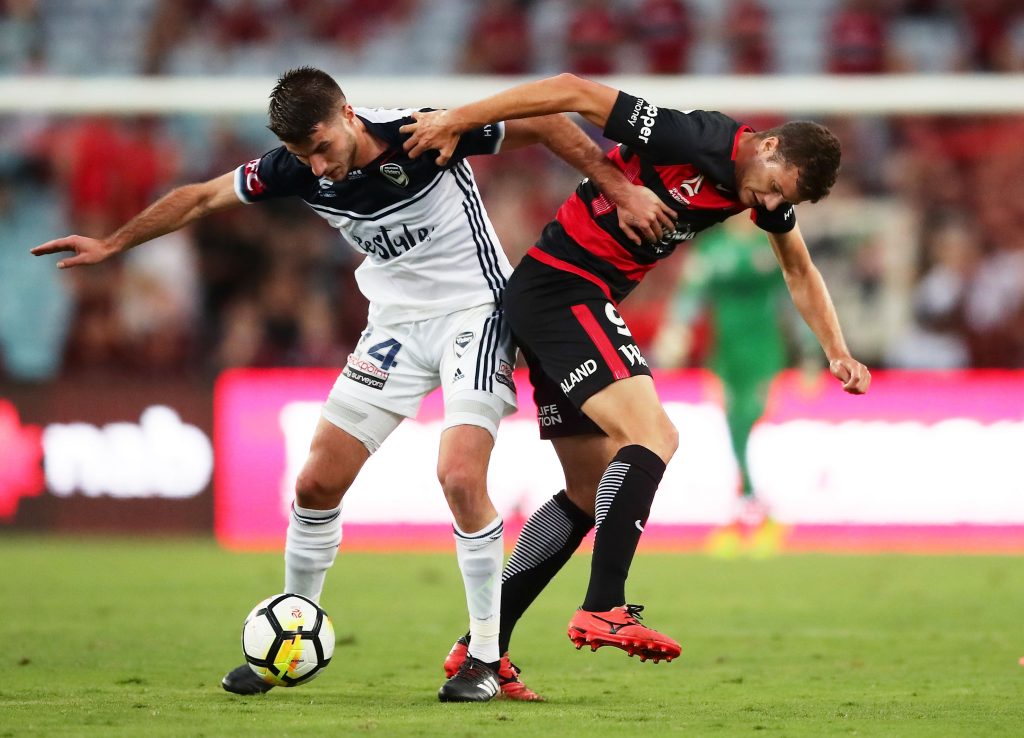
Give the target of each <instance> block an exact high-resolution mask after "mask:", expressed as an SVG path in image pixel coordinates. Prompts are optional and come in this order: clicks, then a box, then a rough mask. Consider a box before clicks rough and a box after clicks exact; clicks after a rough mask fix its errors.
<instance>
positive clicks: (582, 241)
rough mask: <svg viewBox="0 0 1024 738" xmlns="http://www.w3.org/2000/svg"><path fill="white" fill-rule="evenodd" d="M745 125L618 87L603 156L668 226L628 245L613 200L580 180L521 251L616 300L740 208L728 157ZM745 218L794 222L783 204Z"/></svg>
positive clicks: (766, 225)
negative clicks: (642, 191)
mask: <svg viewBox="0 0 1024 738" xmlns="http://www.w3.org/2000/svg"><path fill="white" fill-rule="evenodd" d="M750 130H751V128H750V127H749V126H745V125H742V124H740V123H738V122H736V121H735V120H733V119H732V118H730V117H729V116H727V115H724V114H722V113H717V112H708V111H703V110H693V111H690V112H685V113H684V112H681V111H679V110H672V109H671V108H658V107H656V106H654V105H653V104H651V103H649V102H647V101H646V100H643V99H642V98H639V97H634V96H633V95H629V94H627V93H625V92H620V93H619V96H618V98H617V99H616V101H615V106H614V107H613V108H612V112H611V115H609V117H608V123H607V125H606V126H605V130H604V133H605V136H607V137H608V138H610V139H611V140H613V141H617V142H619V145H618V146H616V147H615V148H614V149H612V150H611V151H610V152H609V153H608V158H609V159H611V161H612V162H614V163H615V164H616V165H617V166H618V167H619V168H620V169H621V170H622V171H623V173H624V174H625V175H626V177H627V178H628V179H629V180H630V181H631V182H634V183H636V184H642V185H644V186H645V187H647V188H649V189H650V190H652V191H653V192H655V193H656V194H657V195H658V196H659V197H660V198H661V199H662V201H663V202H665V203H666V204H667V205H668V206H669V207H671V208H672V209H673V210H675V211H676V212H677V213H678V219H677V223H676V229H675V230H674V231H672V232H671V233H667V234H665V235H664V236H663V237H662V239H661V240H660V241H659V242H657V243H644V244H642V245H640V246H638V245H636V244H634V243H633V242H632V241H630V240H629V238H627V237H626V235H625V233H623V232H622V229H621V228H619V223H618V216H617V215H616V213H615V205H614V204H613V203H612V202H611V201H609V200H608V199H607V198H606V197H605V196H604V195H602V194H601V192H600V191H599V190H598V189H597V188H596V187H595V186H594V184H593V183H592V182H590V181H589V180H586V179H585V180H583V182H581V183H580V185H579V187H577V188H576V192H575V193H574V194H573V195H572V196H571V197H570V198H569V199H568V200H566V201H565V203H564V204H563V205H562V207H561V208H560V209H559V211H558V215H557V216H556V219H555V220H554V221H552V222H551V223H549V224H548V225H547V227H546V228H545V229H544V232H543V234H542V235H541V238H540V240H539V241H538V242H537V245H536V246H534V247H533V248H532V249H530V251H529V255H530V256H532V257H534V258H536V259H538V260H539V261H542V262H544V263H546V264H549V265H550V266H553V267H556V268H559V269H564V270H566V271H571V272H574V273H577V274H579V275H580V276H583V277H584V278H586V279H589V280H590V281H592V282H595V284H598V285H599V286H601V287H602V289H603V290H604V291H605V293H606V294H608V297H609V299H611V300H612V301H614V302H619V301H621V300H622V299H623V298H624V297H625V296H626V295H628V294H629V293H630V292H631V291H632V290H633V288H634V287H636V286H637V284H639V283H640V280H641V279H643V277H644V275H645V274H646V273H647V272H649V271H650V270H651V269H652V268H653V267H654V265H655V264H656V263H657V262H658V260H660V259H664V258H665V257H667V256H669V255H670V254H671V253H672V252H673V251H674V250H675V248H676V246H678V245H679V243H680V242H682V241H688V240H690V239H692V238H693V237H694V236H695V235H696V234H697V233H699V232H700V231H703V230H704V229H706V228H709V227H711V226H713V225H715V224H716V223H721V222H722V221H723V220H725V219H726V218H728V217H729V216H731V215H736V214H737V213H740V212H742V211H743V210H746V209H747V206H746V205H744V204H743V203H741V202H740V200H739V195H738V193H737V191H736V169H735V159H736V148H737V145H738V141H739V136H740V134H741V133H743V132H745V131H750ZM751 219H752V220H753V221H754V222H755V223H756V224H757V225H758V226H759V227H760V228H762V229H763V230H765V231H771V232H773V233H785V232H786V231H790V230H792V229H793V227H794V226H795V225H796V213H795V211H794V209H793V206H792V205H790V204H788V203H787V204H784V205H782V206H780V207H778V208H776V209H775V210H774V211H771V210H768V209H766V208H764V207H760V206H759V207H756V208H753V209H752V210H751Z"/></svg>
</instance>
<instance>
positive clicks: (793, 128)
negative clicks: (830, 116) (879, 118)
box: [757, 120, 842, 202]
mask: <svg viewBox="0 0 1024 738" xmlns="http://www.w3.org/2000/svg"><path fill="white" fill-rule="evenodd" d="M757 135H758V136H759V137H760V138H762V139H765V138H768V137H769V136H775V137H777V138H778V139H779V147H778V149H777V150H776V152H775V157H776V158H778V159H782V160H783V161H785V162H786V163H788V164H792V165H793V166H795V167H796V168H797V170H798V171H799V172H800V176H799V178H798V179H797V182H796V188H797V194H798V195H799V196H800V199H801V200H809V201H810V202H818V200H820V199H821V198H823V197H825V196H827V195H828V193H829V191H830V190H831V189H832V185H834V184H835V183H836V176H837V175H838V174H839V160H840V158H841V157H842V149H841V147H840V146H839V139H837V138H836V137H835V135H834V134H833V133H832V131H830V130H829V129H827V128H826V127H825V126H823V125H821V124H820V123H814V122H812V121H809V120H796V121H790V122H789V123H784V124H783V125H781V126H777V127H775V128H771V129H769V130H767V131H761V132H760V133H758V134H757Z"/></svg>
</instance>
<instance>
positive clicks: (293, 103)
mask: <svg viewBox="0 0 1024 738" xmlns="http://www.w3.org/2000/svg"><path fill="white" fill-rule="evenodd" d="M345 103H346V100H345V93H344V92H342V91H341V87H339V86H338V83H337V82H335V81H334V78H333V77H331V75H329V74H327V73H326V72H322V71H320V70H319V69H314V68H313V67H298V68H297V69H289V70H288V71H287V72H285V73H284V74H282V75H281V77H280V79H278V80H277V84H276V85H274V90H273V92H271V93H270V106H269V108H268V111H267V112H268V115H269V117H270V123H269V124H267V128H269V129H270V130H271V131H273V132H274V135H275V136H277V137H278V138H279V139H281V140H282V141H284V142H285V143H291V144H300V143H303V142H304V141H305V140H306V139H308V138H309V136H310V134H311V133H312V132H313V129H314V128H315V127H316V126H317V124H319V123H323V122H325V121H328V120H331V119H332V118H333V117H334V115H335V114H336V113H337V112H338V111H339V110H340V109H341V108H342V107H343V106H344V105H345Z"/></svg>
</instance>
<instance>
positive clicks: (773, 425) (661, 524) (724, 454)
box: [214, 369, 1024, 551]
mask: <svg viewBox="0 0 1024 738" xmlns="http://www.w3.org/2000/svg"><path fill="white" fill-rule="evenodd" d="M335 378H336V372H335V371H334V370H284V369H281V370H236V371H230V372H226V373H225V374H223V375H222V376H221V377H220V379H219V381H218V383H217V388H216V394H215V402H214V405H215V407H214V444H215V453H216V459H217V466H216V473H215V503H214V508H215V509H214V518H215V529H216V534H217V537H218V539H219V540H220V541H221V542H222V543H223V544H224V545H226V546H229V547H232V548H267V547H272V548H280V547H281V545H282V541H283V539H284V531H285V528H286V525H287V511H288V505H289V504H290V500H291V495H292V493H293V488H294V480H295V477H296V475H297V474H298V471H299V469H300V468H301V464H302V462H303V460H304V458H305V455H306V452H307V450H308V447H309V441H310V439H311V436H312V431H313V428H314V427H315V425H316V423H317V420H318V418H319V408H320V404H321V403H322V402H323V399H324V398H325V397H326V396H327V393H328V392H329V391H330V388H331V386H332V384H333V382H334V380H335ZM656 379H657V383H658V389H659V394H660V395H661V397H662V400H663V402H664V404H665V407H666V410H667V412H668V414H669V416H670V417H671V418H672V419H673V422H674V423H675V424H676V427H677V428H678V429H679V432H680V448H679V452H678V453H677V455H676V457H675V458H674V459H673V460H672V463H671V464H670V465H669V468H668V470H667V472H666V475H665V479H664V481H663V483H662V485H661V488H660V489H659V493H658V498H657V499H656V501H655V505H654V509H653V511H652V517H651V524H650V525H649V526H648V529H647V533H645V536H644V541H643V543H642V546H644V547H646V548H648V549H656V548H661V549H685V548H694V547H697V546H700V545H702V544H703V542H704V541H705V539H706V536H707V534H708V532H709V531H711V530H713V529H714V528H715V527H717V526H721V525H723V524H725V523H727V522H729V521H730V520H731V519H732V516H733V514H734V512H735V509H736V487H737V480H738V476H737V475H738V472H737V467H736V463H735V459H734V458H733V455H732V451H731V446H730V442H729V436H728V428H727V425H726V422H725V417H724V414H723V411H722V405H721V395H722V392H721V387H720V385H719V383H718V381H717V379H715V378H714V376H713V375H711V374H709V373H706V372H701V371H688V372H682V373H672V374H665V373H663V374H660V375H657V378H656ZM516 381H517V386H518V388H519V400H520V409H519V411H518V412H517V413H516V414H515V415H513V416H511V417H509V418H507V419H506V420H505V421H504V422H503V424H502V428H501V431H500V432H499V437H498V442H497V444H496V446H495V450H494V455H493V458H492V462H491V470H490V477H489V487H490V491H491V496H492V498H493V499H494V501H495V504H496V505H497V506H498V508H499V510H500V511H501V512H502V514H503V515H504V517H505V519H506V527H507V528H508V529H509V532H510V535H509V537H508V540H509V541H513V540H514V535H515V529H516V527H517V525H520V524H521V523H522V522H523V521H524V520H525V518H526V517H527V516H528V515H529V514H530V513H531V512H532V511H533V510H534V509H536V508H537V507H538V506H539V505H541V504H543V502H544V501H545V500H546V499H548V498H549V497H550V496H551V495H552V494H554V493H555V492H557V491H558V490H559V489H560V488H561V486H562V484H563V481H562V477H561V474H560V469H559V467H558V463H557V459H555V457H554V454H553V453H552V451H551V450H550V448H549V444H546V443H543V442H541V441H539V440H538V438H537V426H536V420H535V410H534V406H533V403H532V397H531V394H530V391H529V390H530V388H529V383H528V381H527V379H526V377H525V375H522V374H518V373H517V375H516ZM442 418H443V404H442V398H441V396H440V394H439V393H434V394H432V395H430V396H429V397H428V398H427V399H426V400H425V401H424V403H423V406H422V408H421V411H420V413H419V415H418V417H417V418H416V419H415V420H409V421H406V422H405V423H403V424H402V425H401V426H400V427H399V429H398V430H397V431H395V433H394V435H393V436H392V437H391V438H389V439H388V441H387V443H386V444H385V445H384V447H383V448H382V449H381V450H380V451H379V452H378V453H376V454H374V456H373V457H371V459H370V461H369V462H367V464H366V466H365V467H364V469H363V471H362V473H361V474H360V476H359V478H358V479H357V481H356V483H355V484H354V485H353V487H352V489H351V490H350V491H349V492H348V494H347V495H346V498H345V504H344V512H343V519H344V520H345V528H344V543H343V545H344V546H346V547H349V548H384V549H392V548H409V547H423V546H428V547H448V546H449V545H450V522H449V521H450V516H449V513H448V510H447V508H446V506H445V504H444V500H443V495H442V494H441V490H440V486H439V484H438V483H437V480H436V476H435V465H436V454H437V444H438V440H439V438H440V426H441V420H442ZM1022 448H1024V375H1021V374H1019V373H1013V372H974V373H958V374H940V373H896V372H879V373H876V375H875V377H874V383H873V385H872V390H871V392H870V393H869V394H868V395H866V396H864V397H853V396H850V395H846V394H845V393H843V392H842V391H841V389H840V387H839V385H838V383H837V382H835V381H834V380H832V379H831V378H830V377H828V376H825V375H822V376H821V377H815V378H810V379H809V378H807V377H806V376H804V375H800V374H798V373H795V372H794V373H785V374H783V375H780V377H779V378H778V379H777V381H776V382H775V383H774V384H773V387H772V391H771V393H770V399H769V405H768V410H767V411H766V414H765V417H764V418H763V420H762V422H761V423H759V424H758V426H757V427H756V428H755V431H754V434H753V436H752V438H751V443H750V451H749V458H750V463H751V469H752V474H753V477H754V480H755V484H756V485H757V487H758V490H759V494H760V495H761V497H762V498H763V499H765V500H766V501H767V502H768V504H769V506H770V509H771V510H772V513H773V516H774V517H775V518H776V519H777V520H778V521H779V522H780V523H781V524H782V529H783V530H784V531H785V543H786V546H787V548H789V549H792V550H821V549H832V550H907V551H946V550H949V551H959V550H967V551H1024V474H1021V473H1020V471H1021V470H1020V466H1021V461H1020V458H1021V457H1022V456H1024V454H1021V453H1020V450H1021V449H1022Z"/></svg>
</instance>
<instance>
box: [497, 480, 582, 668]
mask: <svg viewBox="0 0 1024 738" xmlns="http://www.w3.org/2000/svg"><path fill="white" fill-rule="evenodd" d="M593 527H594V519H593V518H591V517H590V516H589V515H587V514H586V513H585V512H583V511H582V510H580V509H579V508H578V507H576V505H575V504H573V502H572V501H571V500H570V499H569V496H568V495H567V494H566V493H565V490H562V491H561V492H559V493H558V494H557V495H555V496H554V497H552V498H551V499H550V500H548V501H547V502H545V503H544V504H543V505H541V506H540V507H539V508H537V510H536V511H535V512H534V513H533V515H531V516H530V519H529V520H527V521H526V525H524V526H523V531H522V533H520V534H519V539H518V540H517V541H516V546H515V548H514V549H513V551H512V555H511V556H510V557H509V559H508V563H507V564H505V570H504V571H503V572H502V575H501V633H500V634H499V636H498V652H499V653H505V652H506V651H507V650H508V644H509V641H511V640H512V631H513V630H514V629H515V627H516V623H518V622H519V618H521V617H522V615H523V613H524V612H526V609H527V608H528V607H529V606H530V605H531V604H532V603H533V601H534V600H535V599H537V595H539V594H540V593H541V590H543V589H544V587H546V586H547V584H548V582H550V581H551V578H552V577H553V576H555V574H557V573H558V571H559V570H560V569H561V568H562V567H563V566H565V563H566V562H567V561H568V560H569V559H570V558H571V557H572V555H573V552H574V551H575V550H576V549H577V548H579V546H580V543H581V542H582V541H583V537H584V536H586V535H587V533H589V532H590V529H591V528H593Z"/></svg>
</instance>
